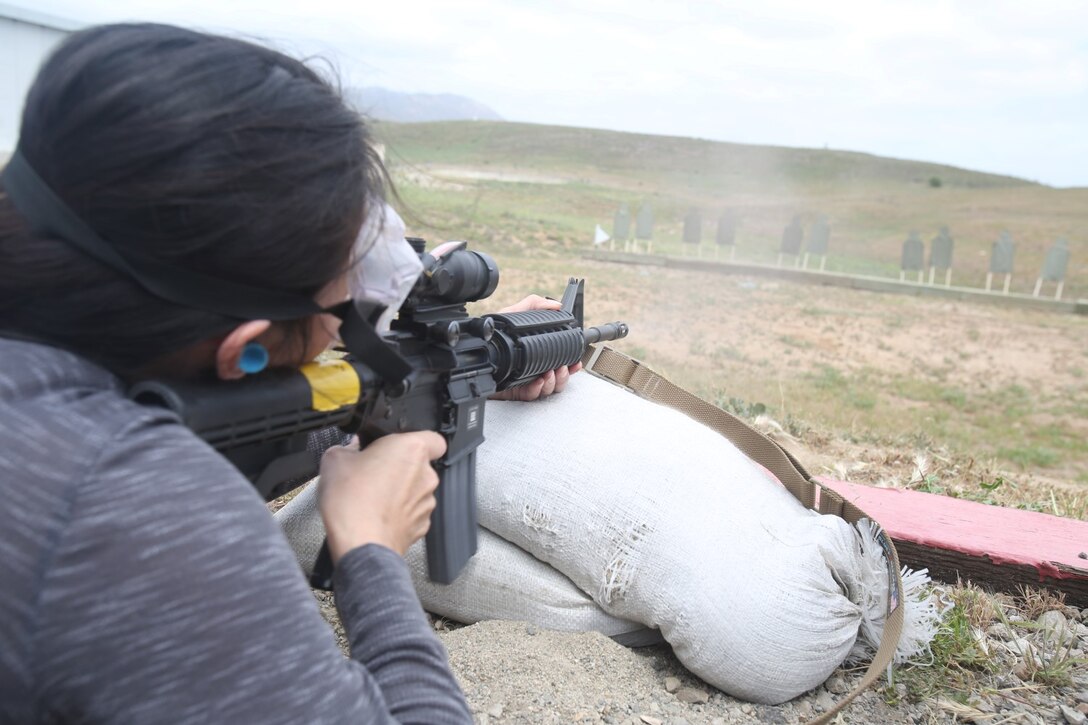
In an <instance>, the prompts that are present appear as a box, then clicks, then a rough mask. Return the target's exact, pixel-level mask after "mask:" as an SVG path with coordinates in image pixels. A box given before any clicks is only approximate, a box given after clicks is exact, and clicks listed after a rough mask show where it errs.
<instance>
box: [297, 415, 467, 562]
mask: <svg viewBox="0 0 1088 725" xmlns="http://www.w3.org/2000/svg"><path fill="white" fill-rule="evenodd" d="M352 441H353V443H352V444H349V445H347V446H333V447H332V448H330V449H328V450H327V451H325V455H324V456H322V458H321V483H320V489H319V490H318V496H319V498H318V500H319V505H320V508H321V518H322V519H323V520H324V522H325V533H326V536H327V537H328V542H329V553H330V554H331V555H332V561H333V564H335V563H337V562H338V561H340V557H341V556H343V555H344V554H346V553H347V552H349V551H351V550H352V549H354V548H356V547H358V546H363V545H364V544H381V545H382V546H387V547H389V548H390V549H392V550H393V551H395V552H397V553H398V554H401V555H402V556H403V555H404V553H405V552H407V551H408V547H410V546H411V545H412V544H414V543H415V542H416V541H418V540H419V539H420V538H421V537H422V536H423V535H424V534H426V533H427V529H429V528H430V526H431V512H432V511H433V510H434V507H435V499H434V491H435V489H436V488H437V487H438V473H436V472H435V470H434V468H433V467H432V466H431V461H433V460H435V459H436V458H439V457H441V456H442V454H443V453H445V452H446V440H445V439H444V438H443V437H442V436H440V435H438V434H437V433H432V432H430V431H420V432H417V433H396V434H393V435H387V436H384V437H382V438H379V439H378V440H376V441H374V442H373V443H371V444H370V445H368V446H367V447H366V448H365V449H364V450H361V451H360V450H358V442H357V441H356V440H355V439H352Z"/></svg>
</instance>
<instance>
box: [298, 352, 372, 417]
mask: <svg viewBox="0 0 1088 725" xmlns="http://www.w3.org/2000/svg"><path fill="white" fill-rule="evenodd" d="M299 372H301V373H302V374H303V375H305V376H306V380H307V381H308V382H309V383H310V390H311V391H312V392H313V408H314V410H320V411H322V412H324V411H328V410H336V409H337V408H343V407H344V406H345V405H353V404H355V403H357V402H359V375H358V373H356V372H355V369H354V368H353V367H351V364H350V363H348V362H346V361H344V360H328V361H326V362H311V363H306V364H305V365H303V366H302V367H301V368H299Z"/></svg>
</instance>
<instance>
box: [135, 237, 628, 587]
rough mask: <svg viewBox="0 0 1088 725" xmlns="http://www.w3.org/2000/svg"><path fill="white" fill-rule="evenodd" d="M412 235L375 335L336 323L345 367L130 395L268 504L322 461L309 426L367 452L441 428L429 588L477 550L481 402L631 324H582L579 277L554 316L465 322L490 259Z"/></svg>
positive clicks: (334, 364) (489, 271) (160, 387)
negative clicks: (408, 281) (172, 422)
mask: <svg viewBox="0 0 1088 725" xmlns="http://www.w3.org/2000/svg"><path fill="white" fill-rule="evenodd" d="M408 241H409V242H410V243H411V244H412V246H413V249H414V250H415V251H416V252H417V253H418V254H419V255H420V260H421V261H422V262H423V267H424V271H423V274H421V275H420V277H419V279H418V280H417V281H416V284H415V286H414V288H413V290H412V293H411V294H410V296H409V298H408V300H407V301H406V302H405V303H404V305H403V306H402V307H401V308H400V310H399V313H398V315H397V318H396V319H395V320H394V321H393V323H392V325H391V330H390V331H389V332H388V333H386V334H385V335H383V336H381V337H380V338H379V337H378V336H377V335H374V334H373V333H372V332H367V333H366V334H365V335H364V334H362V333H360V332H359V330H358V329H356V330H352V329H350V328H351V326H350V325H348V323H345V326H346V327H348V328H349V329H346V330H345V329H344V328H342V329H341V333H342V337H343V339H344V341H345V343H346V345H347V348H348V350H349V351H350V352H349V354H347V355H346V356H345V357H343V358H342V359H337V360H329V361H325V362H315V363H308V364H306V365H304V366H303V367H302V368H300V369H298V370H268V371H265V372H263V373H260V374H258V375H252V376H249V377H247V378H245V379H243V380H239V381H233V382H218V381H217V382H200V381H160V380H153V381H144V382H141V383H139V384H137V385H135V386H134V387H133V389H132V390H131V391H130V396H131V397H132V398H133V399H134V400H136V401H137V402H140V403H143V404H148V405H158V406H163V407H166V408H169V409H170V410H173V411H174V412H175V413H177V415H178V416H179V417H180V418H181V420H182V422H183V423H184V424H185V425H186V426H188V427H189V428H190V429H191V430H193V432H195V433H196V434H197V435H199V436H200V437H201V438H203V439H204V440H205V441H207V442H208V443H209V444H210V445H211V446H212V447H214V448H215V449H216V450H217V451H219V452H220V453H222V454H223V455H224V456H225V457H226V458H227V459H229V460H230V461H231V462H232V463H233V464H234V465H235V466H236V467H237V468H238V469H239V470H240V471H241V472H242V473H243V474H244V475H245V476H246V477H247V478H249V479H250V480H251V481H252V482H253V484H254V485H255V486H256V488H257V490H258V491H259V492H260V493H261V495H262V496H263V497H264V498H265V500H271V499H273V498H276V497H277V496H281V495H283V494H284V493H287V492H288V491H289V490H291V489H292V488H294V487H295V486H298V485H300V484H301V483H304V482H305V481H307V480H309V479H310V478H312V477H313V476H315V475H316V474H317V470H318V465H319V461H320V456H319V455H316V454H315V451H314V446H313V445H312V444H311V445H309V446H308V445H307V444H308V441H309V440H310V437H311V435H313V434H316V433H318V432H319V431H323V430H325V429H329V428H338V429H339V430H340V431H342V433H343V434H344V435H348V434H358V435H359V438H360V441H361V442H362V444H363V445H364V446H365V445H366V443H367V442H369V441H372V440H374V439H376V438H378V437H380V436H383V435H387V434H390V433H401V432H407V431H417V430H433V431H437V432H438V433H441V434H442V435H443V436H444V437H445V439H446V444H447V449H446V453H445V455H444V456H443V457H442V458H441V459H439V460H438V461H436V463H435V466H436V468H437V470H438V474H439V479H440V482H439V486H438V489H437V491H436V493H435V496H436V498H437V506H436V508H435V510H434V513H433V514H432V515H431V527H430V531H429V532H428V533H427V567H428V574H429V576H430V578H431V579H432V580H433V581H436V582H440V583H449V582H451V581H453V580H454V579H455V578H456V577H457V575H458V573H460V571H461V569H462V567H463V566H464V565H465V564H466V563H467V562H468V560H469V558H471V557H472V555H473V554H474V553H475V552H476V523H477V520H476V449H477V448H478V447H479V445H480V444H481V443H483V441H484V435H483V425H484V404H485V402H486V401H487V399H488V397H490V396H491V395H493V394H494V393H496V392H499V391H502V390H507V389H509V388H514V387H517V386H520V385H524V384H526V383H529V382H531V381H532V380H534V379H536V378H537V377H538V376H540V375H542V374H544V373H545V372H547V371H549V370H554V369H555V368H558V367H561V366H564V365H573V364H574V363H576V362H578V361H579V360H580V359H581V358H582V355H583V353H584V352H585V350H586V346H587V345H589V344H593V343H595V342H599V341H607V340H615V339H617V338H621V337H624V336H626V335H627V331H628V328H627V325H626V324H624V323H622V322H613V323H609V324H607V325H602V326H601V327H589V328H585V327H584V326H583V324H582V306H583V303H582V300H583V293H584V281H583V280H576V279H573V278H572V279H571V280H570V282H569V283H568V285H567V288H566V291H565V292H564V294H563V298H562V300H561V309H558V310H528V311H524V312H508V313H498V314H490V315H483V316H481V317H471V316H469V314H468V312H467V311H466V309H465V304H466V303H467V302H471V301H475V300H480V299H484V298H486V297H488V296H489V295H491V293H492V292H494V291H495V288H496V287H497V286H498V281H499V270H498V266H497V265H496V264H495V261H494V260H493V259H492V258H491V257H489V256H488V255H486V254H483V253H481V252H475V251H470V250H468V249H467V248H466V247H467V245H466V243H465V242H450V243H447V244H445V245H442V246H441V247H439V248H438V249H436V250H435V251H434V252H433V253H431V254H427V253H425V252H424V246H425V242H424V241H423V240H422V239H414V238H410V239H409V240H408ZM379 311H380V310H379ZM357 327H365V326H357ZM367 335H369V337H367ZM353 338H354V339H353ZM360 340H361V341H360ZM391 361H392V362H391ZM405 363H406V364H405ZM398 365H399V366H398ZM326 554H327V552H323V555H326ZM318 569H324V571H315V577H314V579H312V581H313V582H314V583H315V584H317V585H324V586H326V588H327V586H328V584H329V580H330V579H331V566H329V562H328V561H327V560H326V561H325V562H324V565H323V564H322V562H321V561H320V560H319V562H318Z"/></svg>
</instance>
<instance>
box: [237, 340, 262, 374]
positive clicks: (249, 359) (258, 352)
mask: <svg viewBox="0 0 1088 725" xmlns="http://www.w3.org/2000/svg"><path fill="white" fill-rule="evenodd" d="M266 367H268V350H267V349H266V348H265V346H264V345H262V344H261V343H259V342H247V343H246V346H245V347H243V348H242V357H241V358H240V359H239V360H238V369H239V370H241V371H242V372H243V373H259V372H261V371H262V370H264V369H265V368H266Z"/></svg>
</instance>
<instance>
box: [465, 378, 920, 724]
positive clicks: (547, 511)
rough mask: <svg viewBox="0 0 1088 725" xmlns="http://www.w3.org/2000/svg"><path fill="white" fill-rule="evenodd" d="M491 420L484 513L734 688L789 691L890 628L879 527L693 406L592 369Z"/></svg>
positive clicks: (481, 458)
mask: <svg viewBox="0 0 1088 725" xmlns="http://www.w3.org/2000/svg"><path fill="white" fill-rule="evenodd" d="M485 433H486V436H487V443H486V444H484V446H482V447H481V449H480V452H479V453H478V457H477V464H478V468H477V484H478V494H479V512H480V523H481V524H482V525H483V526H484V527H485V528H487V529H490V530H491V531H493V532H495V533H497V534H498V535H500V536H502V537H503V538H505V539H507V540H508V541H510V542H513V543H515V544H517V545H518V547H520V548H522V549H525V550H526V551H529V552H530V553H532V554H533V555H534V556H536V557H537V558H539V559H542V560H544V561H546V562H548V563H549V564H551V565H552V566H554V567H555V568H556V569H558V570H559V571H561V572H563V573H564V574H566V575H567V576H568V577H570V579H571V580H573V581H574V583H575V584H577V585H578V587H579V588H581V589H582V590H583V591H585V592H587V593H588V594H590V595H591V596H592V597H593V599H594V600H595V601H596V602H597V603H598V604H599V605H600V606H601V607H602V608H603V609H604V610H605V611H606V612H608V613H609V614H612V615H614V616H616V617H619V618H622V619H628V620H634V621H637V622H642V623H643V624H645V625H647V626H649V627H653V628H659V629H660V630H661V632H662V634H663V635H664V637H665V639H666V640H668V642H669V643H671V644H672V646H673V649H674V651H675V652H676V655H677V657H678V658H679V659H680V660H681V661H682V662H683V663H684V664H685V665H686V666H687V667H688V668H689V669H690V670H691V671H692V672H694V673H695V674H697V675H698V676H699V677H701V678H703V679H704V680H706V681H707V682H709V683H711V684H713V685H714V686H716V687H718V688H720V689H722V690H723V691H725V692H727V693H729V694H731V695H733V696H736V697H739V698H743V699H746V700H752V701H756V702H762V703H780V702H783V701H785V700H788V699H790V698H792V697H795V696H797V695H799V694H801V693H803V692H805V691H806V690H809V689H811V688H813V687H815V686H816V685H819V684H820V683H822V682H823V681H824V680H825V679H826V678H827V677H828V676H829V675H830V674H831V672H832V671H833V670H834V669H835V668H836V667H838V666H839V665H840V664H841V663H842V662H843V661H844V660H845V659H846V658H847V657H848V655H850V654H851V652H852V651H854V652H855V653H856V652H857V651H858V649H863V648H864V647H865V646H867V645H873V644H875V641H868V642H864V641H863V642H858V638H859V631H861V632H863V634H864V635H866V636H867V637H868V638H869V640H874V639H875V638H878V637H879V635H880V630H881V629H882V627H883V616H884V611H885V607H886V601H887V577H888V575H887V569H886V567H885V566H884V565H883V563H882V560H881V558H880V555H879V551H874V549H876V550H878V549H879V547H878V546H874V545H873V542H872V541H871V536H870V537H869V541H868V542H866V540H865V539H864V537H863V536H862V534H861V533H859V531H858V530H856V529H855V528H854V527H853V526H851V525H850V524H848V523H846V522H845V521H844V520H842V519H840V518H838V517H834V516H821V515H819V514H817V513H815V512H812V511H809V510H807V509H805V508H804V507H803V506H801V505H800V504H799V503H798V502H797V501H796V500H795V499H794V498H793V497H792V496H790V494H789V493H788V492H787V491H786V490H785V489H784V488H783V487H782V486H780V485H779V484H778V483H777V481H774V480H773V479H771V478H770V477H769V475H768V474H767V473H766V472H765V471H764V470H763V469H761V468H759V467H758V466H756V465H755V464H753V463H752V462H751V461H750V460H749V459H748V458H747V457H745V456H744V455H743V454H742V453H741V452H740V451H739V450H737V449H736V447H734V446H733V445H732V444H731V443H730V442H729V441H728V440H726V439H725V438H723V437H722V436H720V435H719V434H718V433H716V432H714V431H713V430H710V429H709V428H706V427H704V426H702V425H700V424H699V423H697V422H695V421H693V420H691V419H690V418H688V417H687V416H685V415H683V414H681V413H679V412H676V411H674V410H671V409H669V408H666V407H664V406H660V405H657V404H655V403H651V402H648V401H645V400H643V399H641V398H638V397H636V396H635V395H633V394H631V393H629V392H627V391H625V390H623V389H621V388H618V387H616V386H614V385H612V384H611V383H608V382H606V381H603V380H601V379H599V378H595V377H593V376H591V375H589V374H581V375H576V376H574V377H573V378H572V379H571V382H570V384H569V387H568V389H567V390H566V391H565V392H564V393H562V394H561V395H557V396H553V397H551V398H548V399H547V400H544V401H538V402H535V403H512V402H504V403H497V404H490V405H488V406H487V416H486V422H485ZM863 546H864V547H865V549H867V551H864V552H863ZM909 616H910V615H909V613H908V617H909ZM910 627H914V629H913V630H912V631H917V630H918V627H916V626H915V625H910ZM922 630H923V634H922V635H921V636H922V637H923V638H925V639H928V636H930V634H931V633H929V632H928V630H926V628H925V627H922ZM856 644H857V645H859V647H858V649H855V645H856ZM904 646H905V648H906V649H904V652H907V653H910V652H911V648H915V649H917V646H918V643H917V642H913V643H906V644H905V645H904Z"/></svg>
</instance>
